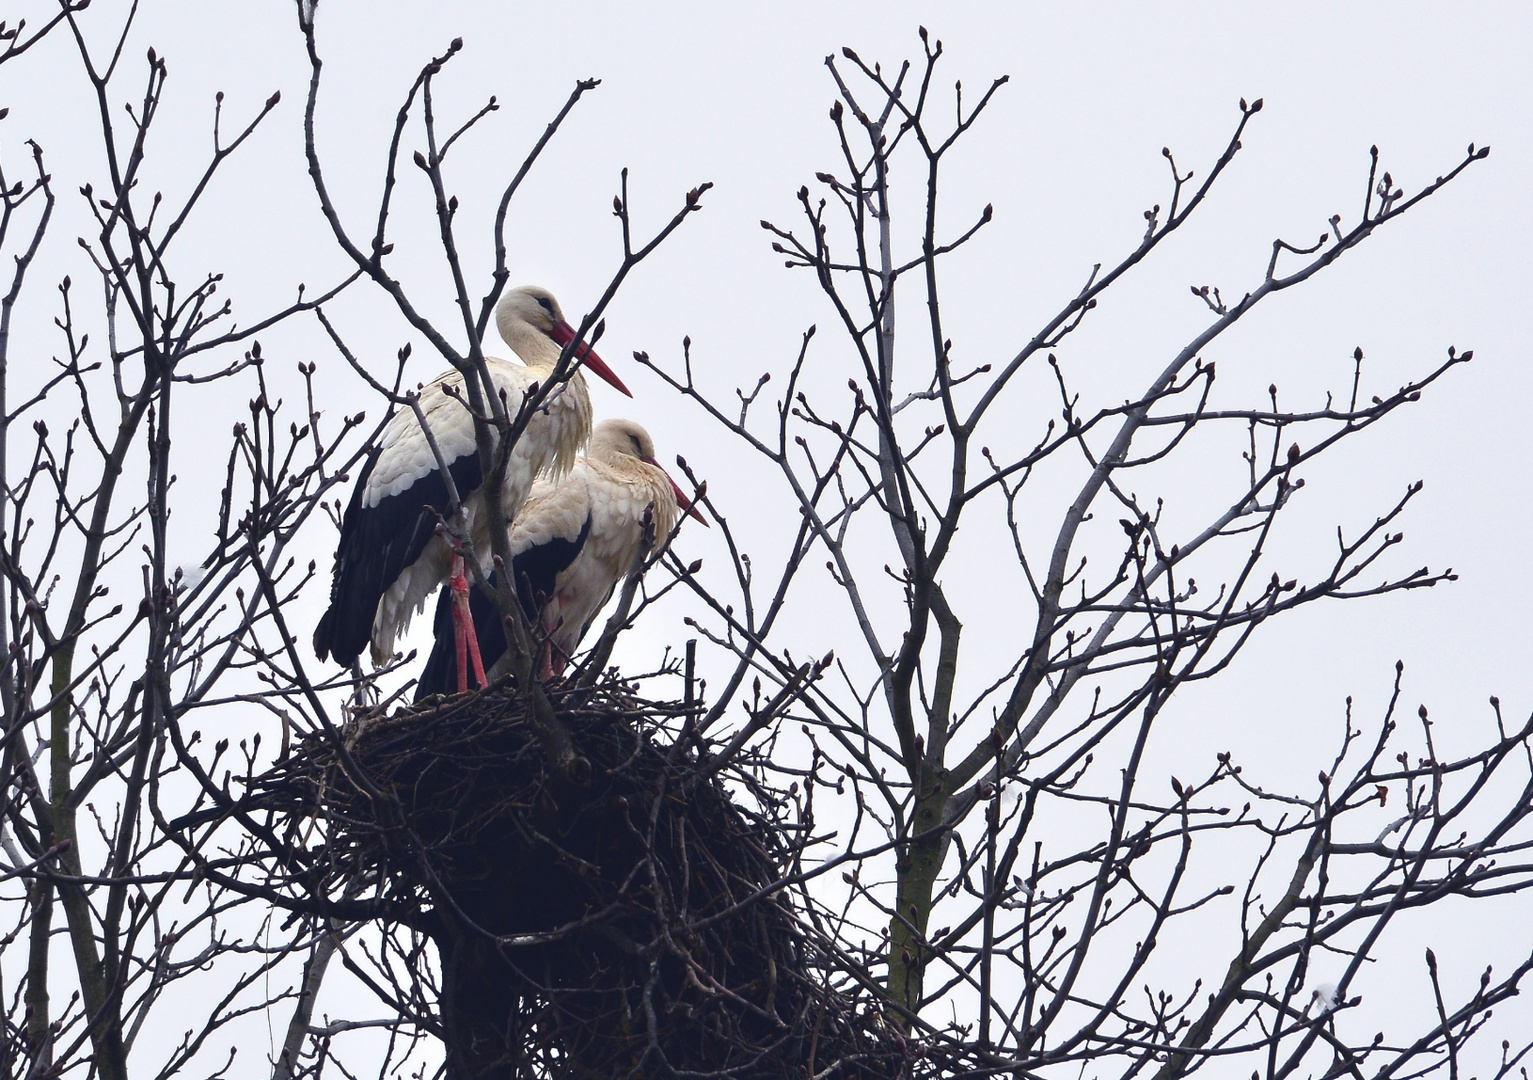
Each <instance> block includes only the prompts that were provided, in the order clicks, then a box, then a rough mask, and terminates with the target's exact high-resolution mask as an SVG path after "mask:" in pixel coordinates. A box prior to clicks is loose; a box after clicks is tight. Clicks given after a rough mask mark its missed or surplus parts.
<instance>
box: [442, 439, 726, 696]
mask: <svg viewBox="0 0 1533 1080" xmlns="http://www.w3.org/2000/svg"><path fill="white" fill-rule="evenodd" d="M651 506H652V507H654V511H653V515H652V520H653V522H654V535H655V542H656V543H657V544H662V545H663V544H664V543H665V542H666V541H667V540H668V539H669V537H670V533H671V529H672V528H673V527H674V525H675V524H676V511H677V508H678V506H679V507H680V508H681V509H683V510H685V511H686V512H687V513H688V514H690V515H691V516H692V517H695V518H696V519H697V520H698V521H701V522H702V523H703V524H704V525H706V524H708V522H707V521H706V520H705V519H704V518H703V516H702V515H701V514H700V513H698V511H697V508H696V507H694V506H693V505H692V504H691V502H689V501H688V499H687V497H686V495H685V494H683V493H682V490H681V488H680V487H678V486H677V485H676V482H675V481H674V480H672V479H671V477H670V475H669V474H668V473H667V472H666V471H665V470H664V469H663V468H661V467H660V465H659V463H657V462H656V461H655V444H654V441H653V440H652V439H651V438H650V437H649V432H647V431H645V430H644V429H643V428H642V427H640V426H639V425H638V424H636V423H634V422H633V421H632V420H603V421H602V422H601V423H600V424H597V425H596V430H595V431H594V432H592V434H591V447H590V449H589V450H588V451H586V455H585V457H583V458H582V459H581V460H580V461H579V462H577V463H576V465H575V467H574V468H573V469H571V470H570V474H569V475H568V476H567V477H564V478H563V479H559V480H556V479H553V478H548V477H545V478H544V479H542V480H539V481H538V482H537V484H535V485H534V486H533V489H532V493H531V494H530V495H529V496H528V497H527V501H526V502H525V503H524V504H522V512H521V514H519V515H518V516H517V519H516V521H515V522H513V523H512V525H511V537H510V547H511V556H512V561H511V568H512V573H513V574H514V575H515V579H516V591H517V597H518V599H519V600H520V601H521V605H522V610H523V611H524V612H525V613H526V615H527V619H528V621H529V622H531V623H532V624H533V625H534V627H535V628H536V630H537V633H538V634H539V635H540V636H541V637H543V638H544V645H543V649H542V655H541V657H540V659H539V664H538V677H539V678H543V679H546V678H548V677H550V676H551V675H557V674H561V673H562V672H563V671H564V666H565V664H567V663H568V662H569V658H570V656H571V654H573V653H574V651H575V647H576V646H577V645H578V644H579V643H580V639H581V637H582V636H584V634H585V632H586V630H587V629H588V628H589V627H590V625H591V622H592V621H593V620H594V619H595V618H596V614H597V612H599V611H600V610H601V609H602V607H603V606H604V605H605V604H606V603H607V600H608V598H609V597H611V596H612V592H613V589H615V588H616V587H617V584H618V582H620V581H622V580H623V578H624V577H626V576H627V574H628V569H629V567H630V566H632V565H633V561H634V559H635V558H636V557H637V555H638V554H639V548H640V545H641V544H643V543H644V511H645V509H646V508H648V507H651ZM486 550H488V549H486ZM451 608H452V604H451V602H450V600H449V598H448V597H447V596H446V594H444V595H443V597H442V599H441V601H439V602H438V604H437V613H436V646H435V647H434V648H433V649H432V651H431V658H430V659H429V660H427V661H426V667H425V670H424V671H422V673H421V677H420V683H419V685H418V687H417V688H416V696H415V700H417V701H419V700H421V699H422V698H424V697H426V696H428V695H430V694H438V693H450V692H452V691H453V690H454V689H458V690H461V689H462V688H463V680H462V678H461V677H460V676H459V675H458V672H459V671H461V670H462V668H461V666H460V665H461V663H462V658H461V653H458V652H456V651H455V650H454V649H453V639H452V638H451V637H449V636H448V634H449V620H450V612H451ZM470 608H471V611H472V613H473V619H474V627H475V632H476V634H477V637H478V640H479V644H480V648H481V649H483V657H484V663H485V664H486V665H490V664H493V663H494V662H495V661H496V660H497V659H499V658H500V655H501V654H502V653H503V652H505V649H506V641H505V630H504V627H503V626H502V624H501V621H500V617H499V614H498V612H497V611H496V610H495V605H494V603H493V602H492V601H491V600H490V598H489V597H487V596H481V595H480V594H479V593H478V592H477V591H476V592H475V593H474V596H473V597H472V599H471V601H470Z"/></svg>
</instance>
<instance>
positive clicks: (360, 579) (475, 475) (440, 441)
mask: <svg viewBox="0 0 1533 1080" xmlns="http://www.w3.org/2000/svg"><path fill="white" fill-rule="evenodd" d="M495 325H496V327H497V328H498V329H499V330H500V336H501V337H502V338H504V339H505V342H506V344H507V345H509V346H511V350H512V351H513V352H515V353H516V355H517V356H519V357H520V358H521V359H522V363H521V364H514V363H511V362H510V361H508V360H500V359H497V358H495V357H489V356H487V357H485V363H486V365H487V366H488V368H489V373H490V378H491V380H492V381H493V382H494V384H495V386H496V388H497V390H498V391H501V392H504V394H505V400H506V405H507V408H508V409H510V410H511V411H512V412H513V413H514V412H515V410H516V409H517V408H518V407H519V406H520V405H521V403H522V400H523V395H524V394H526V393H527V392H528V391H529V389H530V388H531V386H532V384H534V383H538V384H540V385H541V384H543V383H544V382H545V381H546V380H547V379H548V377H549V375H550V374H551V373H552V371H553V368H554V365H555V364H556V363H557V362H558V359H559V354H560V352H561V351H562V350H563V348H564V346H566V345H568V344H569V343H570V342H571V341H573V340H574V339H575V331H574V329H573V328H572V327H571V326H570V325H569V323H567V322H565V320H564V313H563V312H562V311H560V309H559V302H558V301H557V300H555V299H554V298H553V296H552V295H551V294H550V293H549V292H548V290H547V289H541V288H538V287H536V286H531V285H524V286H522V287H520V288H517V289H511V290H510V291H508V292H507V293H506V294H505V295H504V296H503V297H502V298H501V301H500V304H499V305H498V306H497V307H496V310H495ZM575 355H576V357H577V358H578V359H580V360H581V361H583V362H584V366H585V367H587V368H590V369H591V371H593V372H594V373H596V374H597V375H599V376H601V378H603V379H605V380H606V381H607V382H609V383H611V384H612V385H613V386H614V387H616V388H617V389H618V390H619V391H620V392H622V393H623V394H627V395H628V396H629V397H632V396H633V395H632V394H629V392H628V388H627V387H626V386H624V385H623V383H622V381H621V380H620V379H619V378H618V377H617V376H616V375H614V374H613V373H612V370H611V369H610V368H608V367H607V365H606V364H605V363H603V362H602V360H601V358H600V357H598V356H597V355H596V353H594V352H592V351H591V350H590V348H589V347H588V346H585V345H581V346H580V347H579V348H578V349H577V350H576V353H575ZM449 387H450V388H451V390H452V392H451V393H449V392H448V389H447V388H449ZM465 401H466V398H465V397H464V394H463V376H462V375H461V374H460V373H459V372H458V371H456V370H452V371H448V372H445V373H443V374H442V375H439V376H438V377H437V378H435V379H433V380H432V381H431V383H430V384H429V385H427V386H426V387H425V389H423V390H422V391H421V394H420V406H421V411H422V413H424V415H425V417H426V422H427V424H428V425H429V426H430V429H431V434H432V436H433V438H435V440H436V443H437V447H438V448H439V449H440V450H441V453H442V459H443V460H444V461H445V462H446V464H447V471H448V472H449V473H450V474H451V476H452V479H453V486H454V487H455V488H456V489H457V491H458V496H459V498H461V499H462V500H463V508H464V512H465V517H466V522H465V525H466V527H467V532H468V536H469V538H470V539H471V540H472V541H473V544H474V548H475V550H476V551H477V552H480V553H482V554H483V556H484V558H485V559H488V558H489V548H490V544H489V533H488V523H487V522H486V520H485V514H484V512H483V507H484V499H483V496H482V495H481V494H480V493H479V492H478V491H477V490H476V489H477V488H478V487H479V485H480V483H481V480H482V476H481V470H480V467H479V453H478V450H477V447H476V446H475V443H474V424H473V418H472V417H471V416H470V414H469V411H468V409H467V407H466V405H465ZM590 433H591V399H590V396H589V395H588V394H587V392H586V384H585V379H584V378H582V377H581V374H580V371H579V369H577V370H576V371H575V372H574V374H572V375H571V376H570V378H569V381H568V382H567V383H565V384H564V386H563V387H561V388H558V389H556V390H555V391H554V393H552V394H551V395H550V396H549V397H548V398H547V399H545V402H544V405H543V407H542V408H541V409H539V411H538V412H537V413H536V414H534V415H533V417H532V418H531V420H530V422H529V423H528V424H527V427H526V430H525V431H524V432H523V433H522V436H521V437H520V438H519V439H518V440H517V442H516V445H515V446H514V447H513V448H512V450H511V459H510V462H509V464H508V465H507V468H506V479H505V484H504V487H503V489H502V492H501V505H502V507H503V508H504V510H505V514H506V517H507V519H508V520H509V519H510V518H512V517H514V516H515V514H516V512H517V510H518V509H519V508H520V507H521V505H522V503H523V501H524V500H525V499H526V498H527V494H528V492H529V491H530V490H531V489H532V486H533V481H534V480H535V479H536V478H537V477H538V475H539V474H540V473H543V472H545V471H546V472H548V473H550V474H551V475H552V476H556V477H557V476H563V475H565V474H567V473H568V472H569V470H570V468H571V467H572V466H573V465H574V464H575V461H576V456H577V455H578V454H579V452H580V448H581V446H582V445H583V444H584V443H585V441H586V438H587V437H588V436H589V435H590ZM447 509H448V496H447V485H446V483H445V482H444V481H443V479H442V475H441V471H440V469H439V468H438V467H437V460H436V457H435V456H434V455H433V454H432V452H431V447H430V445H429V444H428V443H427V441H426V437H425V433H424V432H423V431H422V430H421V426H420V423H419V422H418V421H417V419H416V416H415V412H414V410H410V409H402V410H400V411H399V412H397V413H395V414H394V416H393V417H392V418H391V419H390V420H389V422H388V424H387V425H386V426H385V427H384V429H383V435H382V437H381V438H380V440H379V443H378V446H377V448H376V449H374V450H373V451H372V453H371V454H369V455H368V458H367V464H366V465H364V466H363V468H362V474H361V475H360V476H359V477H358V478H357V485H356V488H355V489H354V490H353V491H352V494H351V504H350V505H349V506H348V507H347V509H346V516H345V518H344V519H343V520H342V523H341V542H340V546H339V548H338V549H337V550H336V554H335V579H334V582H333V584H332V585H331V589H330V607H329V610H327V611H326V612H325V614H324V615H323V616H322V617H321V618H320V621H319V625H318V626H317V627H316V628H315V631H314V651H315V653H316V654H318V656H319V658H320V659H321V660H323V659H325V657H326V655H327V654H328V655H329V656H332V657H334V658H335V660H336V662H337V663H339V664H343V665H347V666H349V665H351V664H352V663H354V662H355V660H356V658H357V655H358V654H359V653H360V652H361V651H362V648H363V646H364V645H366V644H367V643H368V642H369V640H371V642H372V658H373V663H374V664H376V665H379V666H381V665H383V664H384V663H386V662H387V661H388V659H389V658H390V657H391V656H392V655H393V653H394V639H395V637H396V636H397V635H399V634H401V633H403V632H404V630H405V629H406V628H407V627H408V626H409V625H410V617H411V616H412V615H413V614H414V613H415V612H417V611H419V610H421V609H422V608H423V607H425V603H426V598H427V597H429V596H430V595H431V593H432V592H434V591H435V590H436V588H437V586H438V585H440V584H441V583H442V582H443V581H444V580H446V579H447V578H448V577H449V574H454V577H455V580H454V586H455V589H457V591H458V592H459V594H460V607H462V609H463V610H462V614H463V615H464V616H465V620H464V621H466V615H467V609H466V606H465V604H466V601H465V600H464V598H463V595H462V594H463V593H464V592H465V591H466V583H460V582H459V581H458V580H456V579H459V578H461V577H462V560H461V558H460V557H458V556H457V555H456V554H455V553H454V551H453V548H452V546H451V545H450V543H449V542H448V540H447V539H446V538H445V537H443V536H441V535H439V532H438V528H437V525H438V521H439V515H442V516H445V515H446V513H447ZM455 622H456V621H455ZM472 629H473V628H472V626H471V625H469V626H465V627H462V628H460V629H459V640H460V641H461V640H462V635H463V634H464V632H465V631H466V632H467V633H469V634H472ZM471 640H472V639H470V641H471ZM470 652H471V656H472V657H473V659H474V660H475V661H476V665H475V666H476V667H477V666H478V664H477V660H478V655H479V654H478V649H477V647H473V646H471V649H470Z"/></svg>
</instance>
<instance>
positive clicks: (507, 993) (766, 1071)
mask: <svg viewBox="0 0 1533 1080" xmlns="http://www.w3.org/2000/svg"><path fill="white" fill-rule="evenodd" d="M550 696H551V698H552V699H553V703H554V705H555V709H556V711H557V714H558V716H559V719H560V722H562V723H563V724H565V725H566V726H567V727H568V729H569V731H570V734H571V737H572V738H573V740H574V743H575V745H576V747H577V748H578V752H579V753H580V754H581V755H582V756H583V757H584V758H585V759H586V760H587V761H589V762H590V765H591V773H590V779H589V783H584V784H576V783H573V782H570V781H568V780H565V779H562V778H561V777H559V776H557V775H555V774H554V773H553V771H552V770H550V768H549V767H548V765H547V761H546V758H545V755H544V752H543V745H542V743H541V742H540V740H539V739H538V738H537V737H536V734H535V731H534V729H533V726H532V724H531V723H530V722H529V721H528V720H527V719H526V714H525V709H524V699H523V697H522V696H521V695H520V694H518V692H517V691H516V690H514V689H501V690H492V691H490V692H487V693H483V694H478V695H472V696H470V697H468V698H466V699H463V700H460V701H449V702H447V703H445V704H442V705H440V706H438V707H436V708H428V709H424V710H420V711H401V712H397V713H395V714H393V715H387V716H383V715H370V716H366V717H363V718H361V719H359V720H358V721H356V722H354V723H353V724H352V725H351V726H350V728H348V730H347V731H346V732H345V733H344V739H343V740H342V741H341V743H340V744H338V743H337V740H335V739H334V738H315V739H311V740H309V741H307V742H305V743H303V744H301V745H300V746H299V747H297V748H296V750H295V752H294V753H293V754H292V755H291V756H290V757H289V758H288V759H287V760H286V761H284V762H283V763H281V764H280V765H279V766H278V770H277V771H276V773H275V774H274V775H272V776H271V777H269V782H268V783H267V784H266V785H265V789H266V791H267V792H268V793H271V794H276V793H277V792H279V791H280V792H282V793H284V794H285V796H286V797H287V798H288V799H289V800H291V802H290V805H291V807H292V810H293V811H294V812H298V811H299V805H297V804H303V805H304V807H305V809H304V811H303V812H305V813H310V814H316V813H317V814H318V815H319V816H320V817H322V818H323V819H324V820H325V821H326V822H327V824H328V837H327V847H328V852H327V855H328V860H327V861H328V864H329V865H330V866H331V867H333V868H334V869H333V871H332V872H331V873H332V877H333V880H332V881H330V882H329V885H330V887H331V888H332V889H333V891H335V892H339V891H340V890H341V889H342V888H343V887H344V884H345V882H347V881H350V882H356V881H358V880H367V881H369V882H372V883H374V885H375V886H376V887H377V888H378V889H379V890H380V891H381V892H382V893H383V894H384V895H385V896H386V897H388V898H389V899H390V900H391V901H392V904H391V907H393V908H394V910H397V911H403V912H409V913H413V914H414V915H416V916H417V917H418V918H419V919H420V921H421V923H422V924H423V925H426V926H427V927H428V928H429V930H430V933H431V934H432V936H433V937H434V938H435V939H436V941H437V943H438V945H439V949H440V953H441V963H442V968H443V972H442V983H443V985H442V993H441V1010H442V1017H441V1019H442V1025H443V1029H444V1031H445V1032H446V1038H447V1043H448V1054H449V1063H450V1071H451V1073H452V1074H453V1075H454V1076H462V1077H471V1076H496V1077H511V1076H517V1077H521V1076H529V1077H530V1076H548V1075H557V1076H569V1077H617V1076H625V1077H626V1076H663V1075H671V1074H673V1073H690V1074H710V1075H720V1076H723V1075H728V1076H734V1077H755V1076H760V1077H773V1078H781V1077H790V1076H806V1077H807V1076H826V1075H829V1076H838V1077H861V1076H877V1077H893V1076H896V1075H899V1074H900V1073H901V1072H902V1070H903V1069H904V1068H905V1053H904V1051H903V1049H902V1046H903V1043H902V1041H901V1040H899V1039H898V1038H894V1037H892V1035H891V1033H890V1032H889V1031H888V1030H887V1029H886V1028H885V1025H884V1022H883V1020H882V1018H881V1016H880V1013H879V1010H878V1008H877V1005H876V1003H875V1002H874V1001H873V1000H872V999H871V995H870V994H868V993H867V992H857V993H852V994H848V993H845V992H844V987H845V985H846V984H845V980H842V979H838V978H837V977H836V976H835V971H836V968H837V965H836V964H834V963H832V962H831V960H830V953H829V952H828V951H827V950H826V949H824V948H822V945H821V940H820V938H819V937H818V936H817V935H816V934H815V932H814V931H813V928H812V927H811V926H810V925H809V924H808V923H806V922H804V921H803V920H801V919H800V918H799V917H798V916H797V915H796V914H795V912H794V911H793V910H792V909H791V907H790V905H789V904H788V902H787V900H786V898H785V894H784V893H783V892H782V891H781V890H774V889H772V888H770V886H772V885H773V883H775V882H779V881H780V880H781V879H782V877H783V876H784V873H785V867H786V865H787V862H788V860H789V857H790V853H789V847H788V844H787V843H786V841H785V840H784V834H783V831H782V830H781V829H780V828H778V827H777V826H776V824H775V823H774V821H773V820H771V818H770V817H769V816H768V815H766V814H760V813H758V814H752V813H749V812H747V811H745V810H743V809H742V808H741V807H740V806H739V805H737V804H736V802H734V801H733V800H732V799H731V798H730V796H729V793H728V791H727V790H726V788H725V786H724V785H723V784H721V783H719V782H718V781H717V780H716V779H714V778H712V777H709V778H706V779H705V778H703V777H702V775H701V771H700V769H699V768H698V763H697V759H696V756H695V755H694V754H693V753H692V752H690V751H689V750H684V749H683V748H681V747H679V746H677V745H676V744H674V743H672V744H670V745H666V737H665V735H664V734H663V730H664V729H663V726H664V725H665V724H666V723H667V722H674V721H675V719H676V717H677V716H678V715H679V714H680V712H681V709H680V707H679V706H665V705H660V704H655V703H646V702H641V701H639V700H638V699H636V698H634V697H633V696H631V695H630V694H629V693H628V689H627V687H625V686H624V685H623V684H622V683H620V682H608V683H606V684H604V685H602V686H600V687H597V688H596V689H594V690H589V689H588V690H585V691H581V692H576V691H574V690H571V689H568V688H556V689H555V690H553V691H551V694H550ZM737 779H740V780H741V781H742V783H746V784H748V782H749V778H748V777H745V776H744V775H743V774H740V775H739V776H738V777H737ZM744 790H747V791H748V790H749V789H748V787H747V788H745V789H744ZM769 801H770V800H767V801H766V802H763V805H767V804H768V803H769ZM833 984H838V985H842V986H843V989H842V990H836V989H832V985H833ZM827 1070H828V1072H827Z"/></svg>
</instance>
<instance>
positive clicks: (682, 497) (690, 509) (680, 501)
mask: <svg viewBox="0 0 1533 1080" xmlns="http://www.w3.org/2000/svg"><path fill="white" fill-rule="evenodd" d="M639 460H640V461H642V462H644V464H646V465H653V466H654V467H655V468H657V469H659V470H660V471H661V472H663V473H665V478H666V479H667V480H670V481H671V490H672V491H674V492H675V493H676V505H677V506H679V507H681V508H682V509H683V510H685V511H686V512H687V516H688V517H694V518H696V519H697V520H698V521H701V522H702V523H703V528H705V529H711V528H712V527H713V526H711V525H709V524H708V519H707V518H705V517H703V515H702V512H701V511H699V510H698V509H697V507H696V506H695V505H694V504H693V502H692V500H691V499H689V498H687V493H686V492H684V491H682V490H681V485H680V484H678V483H677V482H676V481H675V480H672V479H671V474H670V473H668V472H665V466H664V465H662V464H660V462H658V461H656V460H655V459H654V458H652V457H647V458H640V459H639Z"/></svg>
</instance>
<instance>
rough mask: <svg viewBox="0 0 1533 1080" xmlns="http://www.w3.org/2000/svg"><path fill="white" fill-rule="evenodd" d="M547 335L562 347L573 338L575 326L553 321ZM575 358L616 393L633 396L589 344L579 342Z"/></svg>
mask: <svg viewBox="0 0 1533 1080" xmlns="http://www.w3.org/2000/svg"><path fill="white" fill-rule="evenodd" d="M548 336H549V337H551V338H553V339H554V340H555V341H556V342H558V343H559V345H560V346H561V347H563V346H565V345H568V344H569V343H570V342H572V341H574V340H575V328H574V327H573V326H571V325H570V324H569V323H567V322H563V321H560V322H556V323H554V328H553V329H552V330H550V331H549V332H548ZM575 359H576V360H582V361H584V362H585V366H586V367H588V368H590V369H591V370H592V371H593V372H595V373H596V374H597V375H600V376H601V377H602V378H603V379H605V380H606V381H607V382H608V383H610V384H611V385H612V387H613V388H614V389H615V390H617V392H618V393H620V394H623V395H624V396H625V397H633V394H632V393H631V392H630V391H629V389H628V387H626V386H624V385H623V380H622V379H619V378H618V377H617V376H616V375H614V374H613V373H612V369H611V368H609V367H608V366H607V362H606V361H605V360H603V359H602V358H601V357H599V356H597V355H596V354H595V353H594V352H592V351H591V346H589V345H587V344H585V342H581V343H580V345H579V346H577V347H576V349H575Z"/></svg>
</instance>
